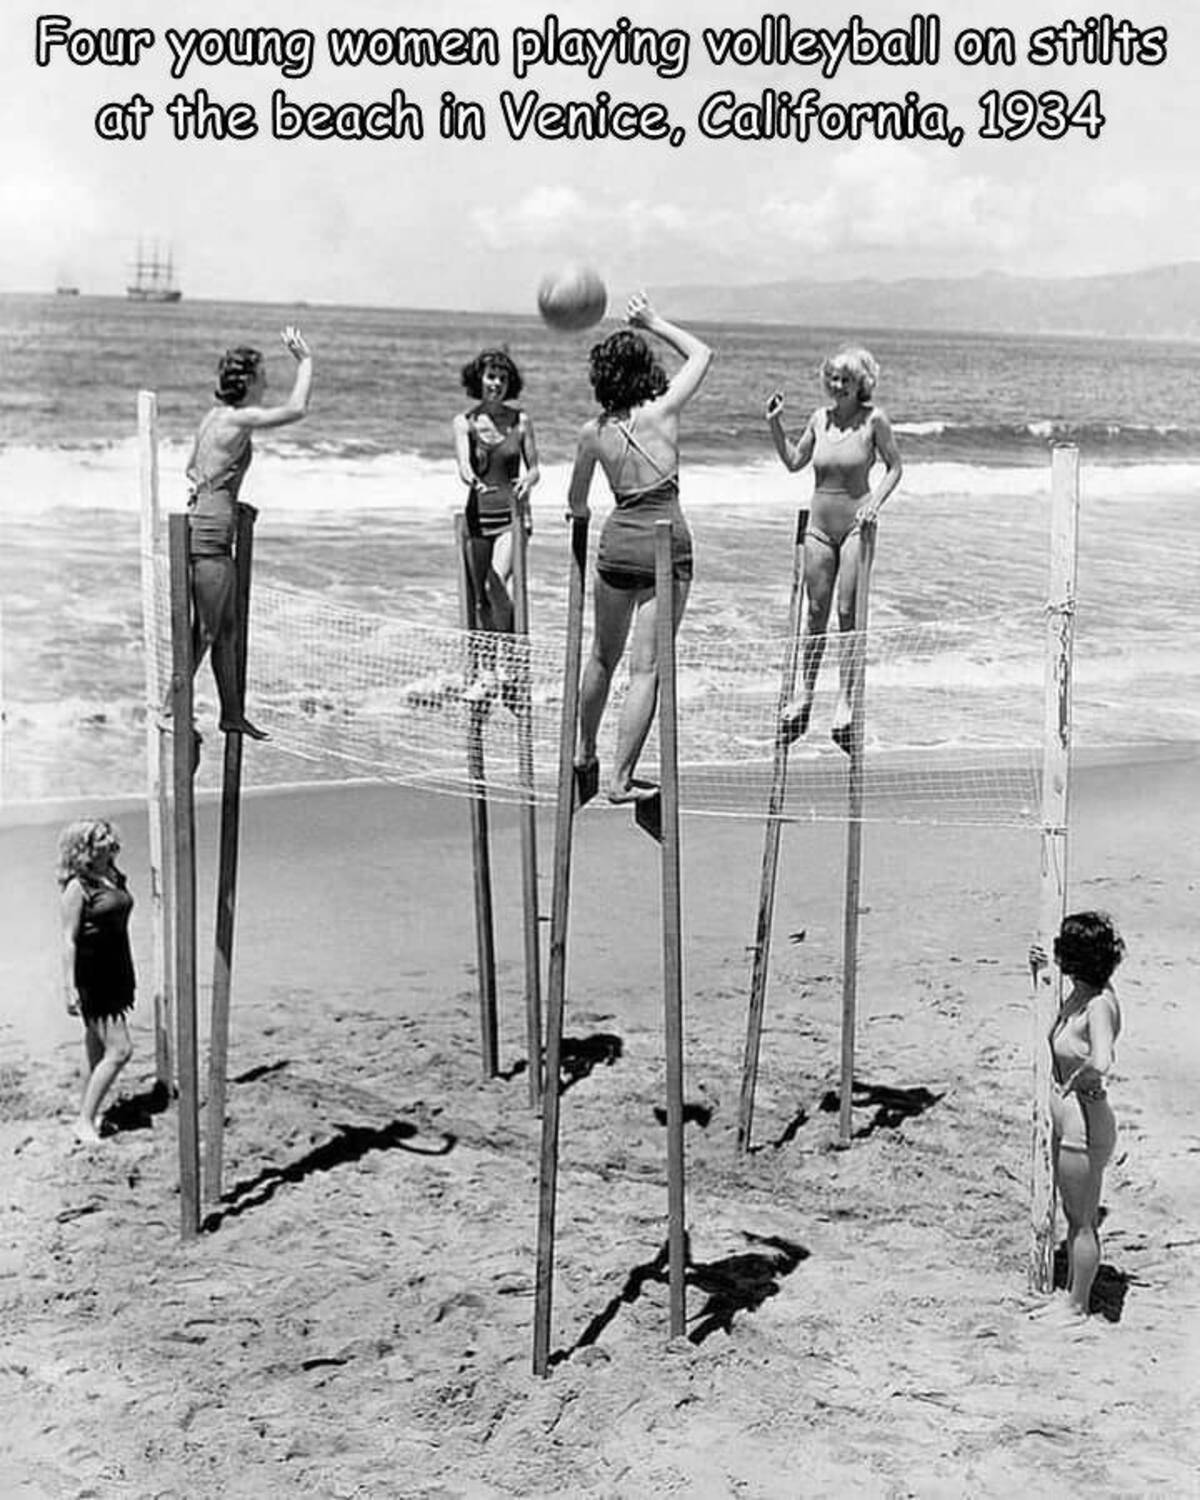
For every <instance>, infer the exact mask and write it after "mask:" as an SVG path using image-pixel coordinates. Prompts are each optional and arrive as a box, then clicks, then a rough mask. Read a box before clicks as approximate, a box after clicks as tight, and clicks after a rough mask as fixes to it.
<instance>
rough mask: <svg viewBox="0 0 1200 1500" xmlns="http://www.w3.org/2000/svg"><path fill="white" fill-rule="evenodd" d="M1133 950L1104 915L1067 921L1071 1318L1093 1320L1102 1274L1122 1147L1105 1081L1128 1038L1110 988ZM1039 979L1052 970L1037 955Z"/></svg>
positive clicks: (1061, 937)
mask: <svg viewBox="0 0 1200 1500" xmlns="http://www.w3.org/2000/svg"><path fill="white" fill-rule="evenodd" d="M1124 954H1125V944H1124V942H1123V940H1122V938H1121V935H1120V933H1118V931H1117V929H1116V927H1115V926H1114V925H1113V921H1112V918H1111V917H1108V916H1106V915H1105V914H1104V913H1103V912H1095V911H1083V912H1077V913H1075V915H1073V916H1070V917H1066V918H1064V919H1063V924H1062V928H1061V929H1060V931H1059V934H1058V936H1057V937H1056V938H1055V940H1054V960H1055V962H1056V963H1057V964H1058V967H1059V968H1060V969H1061V970H1062V972H1063V974H1064V975H1065V976H1066V978H1068V979H1069V980H1070V981H1071V989H1070V993H1069V994H1068V995H1067V996H1066V998H1065V999H1064V1000H1063V1002H1062V1005H1061V1006H1060V1008H1059V1012H1058V1015H1057V1016H1056V1017H1055V1020H1054V1025H1053V1026H1052V1027H1051V1028H1050V1035H1049V1037H1048V1041H1049V1044H1050V1051H1051V1055H1052V1058H1053V1070H1054V1071H1053V1079H1054V1087H1053V1090H1052V1092H1051V1095H1050V1117H1051V1122H1052V1126H1053V1133H1052V1149H1053V1155H1054V1179H1055V1185H1056V1186H1057V1188H1058V1196H1059V1200H1060V1202H1061V1203H1062V1207H1063V1213H1064V1214H1065V1215H1066V1220H1067V1317H1068V1319H1070V1320H1071V1321H1075V1320H1076V1319H1080V1318H1086V1317H1087V1315H1088V1308H1089V1302H1090V1298H1091V1292H1092V1283H1093V1282H1094V1281H1095V1279H1096V1272H1097V1271H1098V1270H1099V1268H1100V1235H1099V1225H1100V1187H1101V1184H1102V1182H1103V1180H1104V1169H1105V1167H1106V1166H1107V1165H1108V1163H1109V1161H1110V1159H1111V1157H1112V1154H1113V1150H1114V1149H1115V1147H1116V1142H1117V1122H1116V1119H1115V1117H1114V1116H1113V1112H1112V1108H1111V1106H1110V1105H1109V1102H1108V1095H1107V1092H1106V1090H1105V1080H1106V1079H1107V1077H1108V1074H1109V1072H1110V1070H1111V1069H1112V1065H1113V1049H1114V1047H1115V1044H1116V1040H1117V1037H1118V1036H1119V1035H1120V1033H1121V1007H1120V1004H1119V1003H1118V1001H1117V997H1116V995H1115V994H1114V992H1113V989H1112V986H1111V984H1110V982H1109V981H1110V980H1111V978H1112V975H1113V972H1114V970H1115V969H1116V967H1117V965H1118V964H1119V963H1120V962H1121V959H1122V958H1123V957H1124ZM1029 960H1030V963H1031V965H1032V966H1033V969H1034V972H1035V974H1036V973H1037V972H1038V971H1040V970H1041V969H1042V968H1044V967H1045V963H1046V955H1045V953H1044V952H1043V951H1042V949H1040V948H1037V947H1035V948H1033V949H1031V950H1030V955H1029Z"/></svg>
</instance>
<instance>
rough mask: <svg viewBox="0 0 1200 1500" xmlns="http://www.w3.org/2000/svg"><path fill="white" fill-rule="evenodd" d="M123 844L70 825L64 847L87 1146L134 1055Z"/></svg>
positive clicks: (102, 824)
mask: <svg viewBox="0 0 1200 1500" xmlns="http://www.w3.org/2000/svg"><path fill="white" fill-rule="evenodd" d="M120 848H121V842H120V838H119V836H118V834H117V830H116V829H115V828H114V827H113V825H112V824H111V823H110V822H108V821H107V819H105V818H87V819H84V820H83V821H81V822H78V823H69V824H68V825H67V826H66V828H64V829H63V831H62V833H61V835H60V836H59V841H58V884H59V888H60V890H61V891H62V931H63V950H62V956H63V988H64V990H65V994H66V1002H67V1013H68V1014H69V1015H72V1016H79V1017H80V1019H81V1020H82V1021H83V1027H84V1037H83V1041H84V1051H85V1054H86V1057H87V1080H86V1082H85V1083H84V1086H83V1099H82V1101H81V1103H80V1107H79V1116H78V1118H77V1119H76V1121H75V1135H76V1138H77V1139H78V1140H81V1141H89V1142H91V1141H98V1140H99V1139H100V1121H101V1114H102V1111H103V1107H104V1101H105V1099H106V1098H107V1097H108V1094H109V1092H110V1090H111V1089H112V1086H113V1084H114V1083H115V1082H116V1081H117V1075H118V1074H119V1073H120V1071H121V1069H122V1068H123V1067H124V1066H125V1064H126V1063H127V1062H128V1061H129V1059H130V1057H131V1056H132V1054H133V1044H132V1042H131V1041H130V1039H129V1026H128V1024H127V1023H126V1019H125V1018H126V1016H127V1015H128V1014H129V1012H130V1011H131V1010H132V1009H133V995H134V988H135V985H136V980H135V977H134V972H133V954H132V952H131V951H130V947H129V914H130V912H131V911H132V910H133V897H132V896H131V895H130V894H129V888H128V884H127V882H126V880H125V876H124V875H123V874H122V873H121V871H120V870H119V869H118V868H117V865H116V856H117V854H118V853H119V852H120Z"/></svg>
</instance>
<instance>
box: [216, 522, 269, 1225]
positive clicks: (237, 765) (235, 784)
mask: <svg viewBox="0 0 1200 1500" xmlns="http://www.w3.org/2000/svg"><path fill="white" fill-rule="evenodd" d="M257 514H258V512H257V511H256V510H255V509H254V507H253V506H252V505H244V504H242V505H239V506H238V508H237V520H236V528H237V529H236V537H235V549H234V567H235V569H236V578H237V581H236V589H237V618H238V641H237V669H238V702H239V703H240V705H241V708H242V712H243V714H244V713H245V709H246V652H247V646H248V643H249V636H250V576H251V571H252V567H253V559H254V520H255V517H256V516H257ZM242 741H243V736H242V735H240V734H227V735H226V736H225V764H224V768H223V769H224V775H223V779H222V784H221V846H220V855H219V861H218V867H217V921H216V935H215V939H214V943H213V988H212V1027H211V1032H210V1036H209V1044H208V1047H209V1050H208V1112H207V1129H206V1131H205V1138H204V1201H205V1202H206V1203H207V1204H208V1205H209V1207H210V1208H211V1207H213V1206H215V1205H216V1204H217V1203H219V1202H220V1200H221V1178H222V1175H223V1172H224V1162H225V1098H226V1076H227V1073H228V1062H229V995H230V988H231V985H232V980H233V928H234V920H235V918H236V915H237V877H238V844H239V840H240V835H241V809H242Z"/></svg>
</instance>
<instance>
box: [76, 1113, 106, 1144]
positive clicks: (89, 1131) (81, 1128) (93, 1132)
mask: <svg viewBox="0 0 1200 1500" xmlns="http://www.w3.org/2000/svg"><path fill="white" fill-rule="evenodd" d="M71 1132H72V1134H73V1135H74V1137H75V1139H76V1140H77V1141H82V1142H83V1143H84V1145H87V1146H95V1145H97V1144H98V1143H99V1140H100V1132H99V1131H98V1130H97V1129H96V1127H95V1125H94V1124H93V1122H92V1121H91V1120H84V1119H82V1118H81V1119H78V1120H76V1121H75V1123H74V1125H73V1126H72V1127H71Z"/></svg>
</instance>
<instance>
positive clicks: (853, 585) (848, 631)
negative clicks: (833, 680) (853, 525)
mask: <svg viewBox="0 0 1200 1500" xmlns="http://www.w3.org/2000/svg"><path fill="white" fill-rule="evenodd" d="M858 540H859V534H858V532H857V531H852V532H851V533H850V534H849V536H847V537H846V539H845V541H844V542H843V543H842V560H841V567H840V568H839V569H838V580H837V609H838V628H839V629H840V630H841V632H842V639H841V641H840V642H839V649H838V700H837V705H836V706H835V708H834V710H833V730H832V735H833V739H834V740H835V742H836V743H837V744H838V745H840V746H841V748H842V749H843V750H845V751H847V752H849V749H850V730H851V724H852V721H853V718H854V704H855V699H856V694H857V690H858V675H859V663H860V661H861V658H862V653H863V642H862V641H860V640H859V639H858V637H857V636H856V635H855V634H854V621H855V611H856V609H857V604H858Z"/></svg>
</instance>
